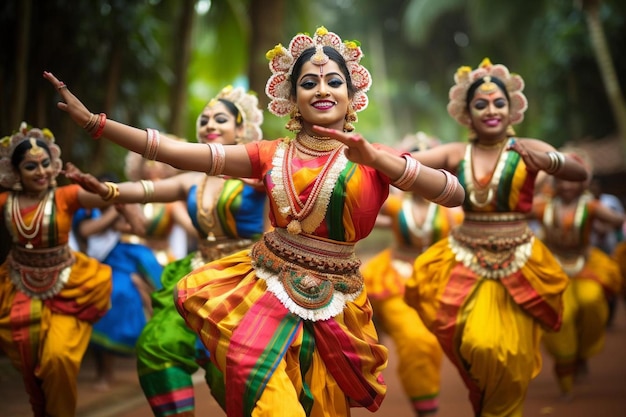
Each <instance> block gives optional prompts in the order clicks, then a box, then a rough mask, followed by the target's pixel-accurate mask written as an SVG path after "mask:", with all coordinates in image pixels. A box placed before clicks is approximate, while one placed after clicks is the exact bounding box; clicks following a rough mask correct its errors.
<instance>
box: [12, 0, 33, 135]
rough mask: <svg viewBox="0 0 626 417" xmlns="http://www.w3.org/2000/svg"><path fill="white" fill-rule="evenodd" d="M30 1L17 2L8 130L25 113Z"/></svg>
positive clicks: (13, 126) (14, 127)
mask: <svg viewBox="0 0 626 417" xmlns="http://www.w3.org/2000/svg"><path fill="white" fill-rule="evenodd" d="M32 6H33V5H32V1H31V0H24V1H21V2H19V6H18V16H19V19H20V22H19V23H18V25H17V27H18V28H19V29H20V31H19V32H18V34H17V39H16V45H15V54H16V55H15V67H14V68H15V74H14V76H15V84H14V85H13V92H12V97H13V99H12V100H11V106H10V110H9V111H10V113H9V114H10V116H9V120H8V123H9V126H10V129H11V130H10V131H13V130H15V129H17V128H18V127H19V125H20V123H21V122H22V118H23V117H24V114H25V113H26V97H27V79H28V78H27V77H28V73H29V69H28V51H29V50H30V48H29V46H30V45H29V43H30V33H31V30H30V22H31V14H32V10H33V7H32Z"/></svg>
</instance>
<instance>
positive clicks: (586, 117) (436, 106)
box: [0, 0, 626, 173]
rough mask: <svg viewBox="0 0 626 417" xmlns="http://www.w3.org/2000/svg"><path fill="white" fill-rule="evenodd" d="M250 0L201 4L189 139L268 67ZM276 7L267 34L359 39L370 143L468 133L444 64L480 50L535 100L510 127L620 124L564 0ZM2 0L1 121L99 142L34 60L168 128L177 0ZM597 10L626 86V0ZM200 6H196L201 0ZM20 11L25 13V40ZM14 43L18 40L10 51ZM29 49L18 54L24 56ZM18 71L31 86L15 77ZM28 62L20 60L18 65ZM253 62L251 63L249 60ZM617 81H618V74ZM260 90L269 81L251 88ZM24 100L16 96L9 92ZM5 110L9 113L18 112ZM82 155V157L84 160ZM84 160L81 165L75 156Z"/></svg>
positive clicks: (362, 125) (110, 158)
mask: <svg viewBox="0 0 626 417" xmlns="http://www.w3.org/2000/svg"><path fill="white" fill-rule="evenodd" d="M254 1H256V0H212V1H210V2H207V1H204V3H202V5H204V6H206V5H208V4H210V8H209V9H208V10H207V11H206V13H204V14H200V13H199V14H197V15H196V18H195V21H194V30H193V36H192V41H191V64H190V65H189V68H188V69H187V74H186V76H187V81H188V91H187V96H188V104H187V107H186V109H185V112H184V114H185V116H184V117H185V136H186V137H187V138H188V139H194V134H195V120H196V116H197V114H198V113H199V112H200V111H201V109H202V107H203V106H204V105H205V104H206V102H207V101H208V100H209V99H210V98H211V97H213V96H214V95H215V94H216V93H217V92H218V91H219V89H221V88H222V87H223V86H224V85H226V84H238V85H243V86H246V87H247V86H248V82H249V81H248V74H247V71H248V70H249V68H248V64H249V62H250V60H254V59H257V58H259V57H261V60H260V61H262V63H261V65H260V66H259V67H258V69H255V71H261V70H262V71H264V72H263V75H267V76H269V70H268V69H267V66H266V61H265V60H264V59H263V56H264V54H265V52H266V51H265V50H259V51H250V44H249V41H250V39H249V38H250V33H251V27H252V23H253V22H255V20H254V19H256V18H257V17H256V16H254V15H251V14H250V13H249V10H250V5H251V4H252V2H254ZM266 2H267V4H268V7H271V8H272V11H273V10H279V9H281V8H282V7H284V15H282V14H281V15H280V16H283V18H279V17H276V19H274V20H271V21H264V22H257V23H258V24H259V25H265V26H270V25H271V26H272V28H276V27H277V26H278V27H279V31H280V33H281V35H280V38H279V39H275V40H274V44H275V43H279V42H281V43H283V44H286V43H287V42H288V41H289V39H291V36H293V34H294V33H296V32H303V31H306V32H311V31H313V30H314V29H315V28H316V27H317V26H320V25H324V26H326V27H327V28H328V29H329V30H332V31H335V32H337V33H339V34H340V36H342V37H343V38H347V39H358V40H360V41H361V42H362V44H363V50H364V53H365V57H364V58H363V63H364V64H365V65H366V67H367V68H368V69H369V70H370V72H371V73H372V78H373V85H372V89H371V91H370V93H369V97H370V105H369V107H368V108H367V109H366V110H365V111H363V112H361V113H359V122H358V123H357V125H356V126H357V130H358V131H359V132H360V133H363V134H364V135H365V136H366V137H367V138H369V139H371V140H375V141H377V142H382V143H387V144H394V143H396V142H397V141H399V140H400V139H401V138H402V137H403V136H404V135H405V134H406V133H411V132H415V131H417V130H424V131H426V132H428V133H431V134H434V135H437V136H439V137H441V138H442V140H443V141H448V140H458V139H459V138H462V137H464V136H465V134H466V132H465V130H464V129H463V128H461V127H459V126H458V125H456V123H455V122H454V121H453V120H452V119H451V118H450V117H449V115H448V114H447V112H446V108H445V107H446V104H447V101H448V98H447V95H448V90H449V88H450V86H451V85H452V77H453V74H454V72H455V70H456V69H457V67H458V66H460V65H471V66H472V67H475V66H476V65H477V64H478V63H479V62H480V61H481V59H482V58H483V57H485V56H489V57H490V58H491V59H492V61H493V62H502V63H504V64H506V65H507V66H508V67H509V68H510V69H511V70H512V71H515V72H518V73H520V74H522V76H523V77H524V79H525V81H526V90H525V92H526V95H527V97H528V98H529V101H530V108H529V110H528V112H527V114H526V118H525V121H524V123H523V124H522V125H520V126H519V128H518V129H517V130H518V133H520V134H521V135H526V136H534V137H539V138H543V139H545V140H548V141H549V142H551V143H553V144H554V145H557V146H558V145H560V144H561V143H563V142H565V141H567V140H570V139H576V138H581V137H587V136H593V137H601V136H605V135H607V134H609V133H611V132H614V131H615V122H614V120H613V119H612V118H613V115H612V112H611V110H610V107H609V105H608V102H607V98H606V93H605V91H604V86H603V83H602V80H601V78H600V74H599V71H598V68H597V64H596V61H595V57H594V53H593V49H592V46H591V44H590V41H589V33H588V29H587V26H586V21H585V14H584V13H583V12H582V11H581V10H579V9H577V8H576V7H575V5H574V2H572V1H571V0H550V1H547V0H527V1H524V2H512V1H508V2H505V1H501V2H493V1H488V0H466V1H460V0H387V1H385V2H381V1H374V0H318V1H316V2H310V1H306V0H297V1H287V0H274V1H273V2H272V1H270V0H266ZM28 4H31V3H29V0H23V1H22V0H8V1H5V2H2V4H0V28H1V29H0V31H1V32H0V33H1V34H2V35H1V36H2V39H1V40H2V45H3V48H2V49H0V57H1V58H2V60H1V64H0V83H1V85H0V94H2V100H3V103H9V105H4V106H2V107H1V108H0V127H1V128H2V130H3V132H5V133H9V132H10V131H11V130H13V129H15V128H16V126H10V124H12V121H11V120H12V118H15V117H19V118H20V119H25V120H27V121H28V122H29V123H31V124H42V125H45V126H48V127H50V128H51V129H52V130H53V131H54V132H55V134H57V137H58V138H59V139H58V140H59V143H60V144H61V146H62V148H63V150H64V153H63V154H64V159H65V160H68V161H69V160H71V161H74V162H77V163H78V164H79V166H81V164H87V163H90V162H93V161H92V159H91V158H92V155H94V152H95V150H96V144H95V143H94V142H92V141H88V140H86V135H85V133H84V132H82V131H80V129H77V128H75V127H73V126H70V124H68V123H64V118H63V117H59V114H58V110H57V109H56V108H55V106H54V103H55V101H56V100H57V98H58V97H57V96H55V93H54V91H51V90H50V88H49V86H48V85H46V84H45V83H44V82H43V81H42V80H41V72H42V70H51V71H53V72H55V73H57V74H59V75H60V76H61V77H62V78H63V79H64V81H66V82H67V83H68V85H69V86H70V88H71V89H72V90H73V91H75V92H76V93H77V94H78V95H79V97H81V99H83V100H84V102H85V103H86V104H87V105H88V107H89V108H90V109H92V110H93V111H101V110H102V109H105V108H107V112H108V114H109V115H110V116H111V117H112V118H114V119H118V120H122V121H124V122H126V123H129V124H132V125H135V126H142V127H145V126H152V127H155V128H161V129H163V128H164V126H167V125H168V121H169V118H170V115H171V109H170V108H169V106H170V95H171V88H172V85H173V84H174V81H175V77H176V76H177V74H175V73H174V71H175V67H174V65H173V64H174V63H173V59H174V56H175V52H176V51H177V48H180V47H181V45H180V42H179V39H178V38H177V33H176V30H177V22H178V18H179V16H180V14H181V8H182V5H183V4H184V2H180V1H176V0H93V1H89V2H84V1H70V0H48V1H46V2H35V1H32V5H33V7H32V9H31V16H30V17H29V19H26V20H24V21H23V20H21V19H20V17H21V16H20V13H24V6H25V5H28ZM198 4H200V1H199V2H198ZM601 4H602V6H601V7H602V8H601V19H602V23H603V27H604V30H605V33H606V36H607V40H608V43H609V48H610V50H611V54H612V58H613V60H614V65H615V68H616V72H617V74H618V77H619V78H620V80H619V81H620V82H621V85H622V86H624V85H625V84H626V49H625V48H623V45H624V44H626V30H625V29H624V28H625V27H626V25H625V24H624V23H625V22H624V19H625V16H626V2H624V1H623V0H605V1H603V2H602V3H601ZM198 10H199V9H198ZM20 24H27V25H30V26H29V27H28V30H27V31H26V33H28V35H29V36H28V39H27V41H28V43H27V47H25V49H26V50H20V49H18V48H21V46H20V44H18V43H17V42H18V40H19V39H20V38H19V37H18V36H17V35H18V34H19V33H21V31H20V29H22V28H21V27H18V25H20ZM18 52H20V53H18ZM20 56H25V57H26V59H25V60H24V62H23V64H24V66H23V67H18V66H17V64H18V62H19V57H20ZM18 68H19V69H20V70H21V71H27V77H26V86H25V87H21V86H20V85H21V84H19V83H18V82H17V78H16V75H15V74H16V71H18ZM21 68H24V69H21ZM253 68H256V67H253ZM623 88H624V87H623ZM257 93H258V94H259V95H260V96H263V95H264V91H257ZM20 95H21V96H22V97H24V98H25V100H24V102H25V103H26V104H25V108H23V109H21V108H19V109H18V108H15V107H14V106H13V104H14V103H17V102H19V100H17V99H16V97H19V96H20ZM11 112H15V113H17V116H13V115H12V113H11ZM286 121H287V120H286V118H282V119H281V118H277V117H275V116H274V115H271V114H270V113H269V112H267V111H265V123H264V126H263V132H264V136H265V137H266V138H274V137H278V136H283V135H285V134H287V133H288V132H287V131H286V130H285V129H284V125H285V123H286ZM124 153H125V151H121V150H120V148H119V147H116V146H108V145H107V148H106V152H105V153H104V158H106V161H103V164H104V163H105V162H106V164H107V165H109V164H110V165H113V166H110V167H106V168H107V169H114V170H116V171H117V172H118V173H119V172H120V171H121V166H122V163H123V154H124ZM83 161H84V162H83ZM84 166H85V165H82V167H83V168H84Z"/></svg>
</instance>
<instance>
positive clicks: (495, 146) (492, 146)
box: [474, 139, 506, 150]
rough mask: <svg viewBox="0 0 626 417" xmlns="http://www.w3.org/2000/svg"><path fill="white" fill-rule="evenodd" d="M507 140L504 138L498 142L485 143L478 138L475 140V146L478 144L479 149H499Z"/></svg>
mask: <svg viewBox="0 0 626 417" xmlns="http://www.w3.org/2000/svg"><path fill="white" fill-rule="evenodd" d="M505 142H506V139H502V140H501V141H500V142H496V143H491V144H488V145H486V144H484V143H480V142H478V140H476V141H475V142H474V146H476V147H477V148H479V149H486V150H489V149H499V148H500V147H502V145H503V144H504V143H505Z"/></svg>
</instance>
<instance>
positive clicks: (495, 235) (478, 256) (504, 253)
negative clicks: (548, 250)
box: [448, 219, 534, 279]
mask: <svg viewBox="0 0 626 417" xmlns="http://www.w3.org/2000/svg"><path fill="white" fill-rule="evenodd" d="M533 238H534V235H533V233H532V231H531V230H530V228H529V227H528V223H527V222H526V220H512V219H511V220H509V219H507V220H503V221H501V222H495V221H486V222H482V221H476V220H469V221H467V219H464V220H463V224H461V225H460V226H459V227H457V228H454V229H453V230H452V232H451V234H450V238H449V239H448V241H449V242H450V249H451V250H452V251H453V252H454V254H455V255H456V259H457V261H459V262H461V263H463V265H465V266H466V267H467V268H469V269H471V270H472V271H473V272H475V273H476V274H477V275H479V276H481V277H485V278H490V279H499V278H502V277H504V276H507V275H509V274H512V273H514V272H516V271H517V270H519V269H520V268H521V267H522V266H523V265H524V264H525V263H526V261H527V260H528V258H529V257H530V254H531V250H532V243H533Z"/></svg>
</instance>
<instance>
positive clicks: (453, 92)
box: [448, 58, 528, 126]
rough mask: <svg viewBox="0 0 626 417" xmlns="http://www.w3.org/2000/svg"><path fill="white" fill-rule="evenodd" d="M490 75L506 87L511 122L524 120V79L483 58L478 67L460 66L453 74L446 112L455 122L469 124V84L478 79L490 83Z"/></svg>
mask: <svg viewBox="0 0 626 417" xmlns="http://www.w3.org/2000/svg"><path fill="white" fill-rule="evenodd" d="M491 77H495V78H498V79H499V80H500V81H502V83H503V84H504V86H505V87H506V90H507V93H508V95H509V108H510V118H511V124H512V125H514V124H517V123H520V122H521V121H522V120H524V112H525V111H526V109H527V108H528V100H526V96H525V95H524V93H522V91H523V90H524V80H523V79H522V77H521V76H519V75H517V74H511V73H510V72H509V69H508V68H507V67H505V66H504V65H502V64H496V65H493V64H492V63H491V61H490V60H489V58H485V59H483V61H482V62H481V63H480V65H479V66H478V68H476V69H475V70H472V68H470V67H467V66H464V67H460V68H459V69H458V70H457V71H456V74H454V82H455V84H454V86H452V88H450V92H449V94H448V96H449V98H450V102H449V103H448V113H449V114H450V116H452V117H453V118H454V119H455V120H456V121H457V122H459V123H460V124H462V125H464V126H469V125H470V119H469V115H468V114H467V91H468V90H469V88H470V86H471V85H472V84H473V83H474V82H475V81H477V80H479V79H481V78H482V79H484V81H485V83H490V82H492V81H491Z"/></svg>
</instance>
